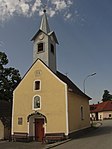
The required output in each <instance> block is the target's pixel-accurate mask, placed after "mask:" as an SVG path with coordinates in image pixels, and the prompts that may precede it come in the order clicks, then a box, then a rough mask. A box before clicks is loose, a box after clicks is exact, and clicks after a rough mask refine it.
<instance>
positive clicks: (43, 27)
mask: <svg viewBox="0 0 112 149" xmlns="http://www.w3.org/2000/svg"><path fill="white" fill-rule="evenodd" d="M40 30H41V31H43V32H44V33H46V34H48V33H49V32H50V28H49V24H48V20H47V16H46V10H44V14H43V16H42V20H41V24H40Z"/></svg>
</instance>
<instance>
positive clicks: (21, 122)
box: [18, 117, 23, 125]
mask: <svg viewBox="0 0 112 149" xmlns="http://www.w3.org/2000/svg"><path fill="white" fill-rule="evenodd" d="M22 124H23V118H22V117H18V125H22Z"/></svg>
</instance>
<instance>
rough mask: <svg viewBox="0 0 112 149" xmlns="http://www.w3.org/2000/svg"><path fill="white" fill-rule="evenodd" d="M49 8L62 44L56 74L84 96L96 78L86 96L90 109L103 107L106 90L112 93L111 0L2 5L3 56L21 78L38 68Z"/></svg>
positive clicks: (9, 0)
mask: <svg viewBox="0 0 112 149" xmlns="http://www.w3.org/2000/svg"><path fill="white" fill-rule="evenodd" d="M44 8H46V10H47V15H48V22H49V25H50V29H51V30H53V31H55V33H56V35H57V38H58V41H59V45H57V69H58V70H59V71H60V72H62V73H64V74H66V75H67V76H68V77H69V78H70V79H71V80H72V81H73V82H74V83H75V84H76V85H77V86H78V87H79V88H80V89H81V90H82V91H83V90H84V87H83V83H84V80H85V78H86V77H87V76H88V75H91V74H93V73H96V75H94V76H90V77H88V78H87V79H86V81H85V92H86V94H87V95H89V96H90V97H91V98H92V100H91V101H90V104H92V103H97V102H98V101H100V102H101V99H102V95H103V92H104V90H109V91H110V93H111V94H112V68H111V66H112V58H111V57H112V0H0V51H1V52H5V53H6V55H7V56H8V59H9V63H8V66H7V67H14V68H16V69H18V70H19V71H20V74H21V76H24V74H25V73H26V72H27V70H28V69H29V67H30V66H31V65H32V63H33V43H32V42H31V38H32V37H33V36H34V35H35V33H36V32H37V31H38V29H39V26H40V21H41V16H42V13H43V9H44Z"/></svg>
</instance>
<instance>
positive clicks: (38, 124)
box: [27, 112, 47, 141]
mask: <svg viewBox="0 0 112 149" xmlns="http://www.w3.org/2000/svg"><path fill="white" fill-rule="evenodd" d="M27 120H28V123H29V137H30V138H32V139H33V140H35V141H42V140H43V138H44V136H45V129H46V128H45V126H46V123H47V119H46V117H45V116H44V115H43V114H41V113H39V112H34V113H32V114H30V115H29V116H28V117H27Z"/></svg>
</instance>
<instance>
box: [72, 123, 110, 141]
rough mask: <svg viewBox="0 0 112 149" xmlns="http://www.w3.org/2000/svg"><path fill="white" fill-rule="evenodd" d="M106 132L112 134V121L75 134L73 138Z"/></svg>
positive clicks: (104, 133)
mask: <svg viewBox="0 0 112 149" xmlns="http://www.w3.org/2000/svg"><path fill="white" fill-rule="evenodd" d="M110 124H111V125H110ZM106 134H112V121H109V122H104V123H103V124H102V125H101V126H100V127H97V128H95V127H91V128H89V129H88V130H86V131H82V132H80V133H79V134H75V135H74V136H72V139H79V138H87V137H94V136H100V135H106Z"/></svg>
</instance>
